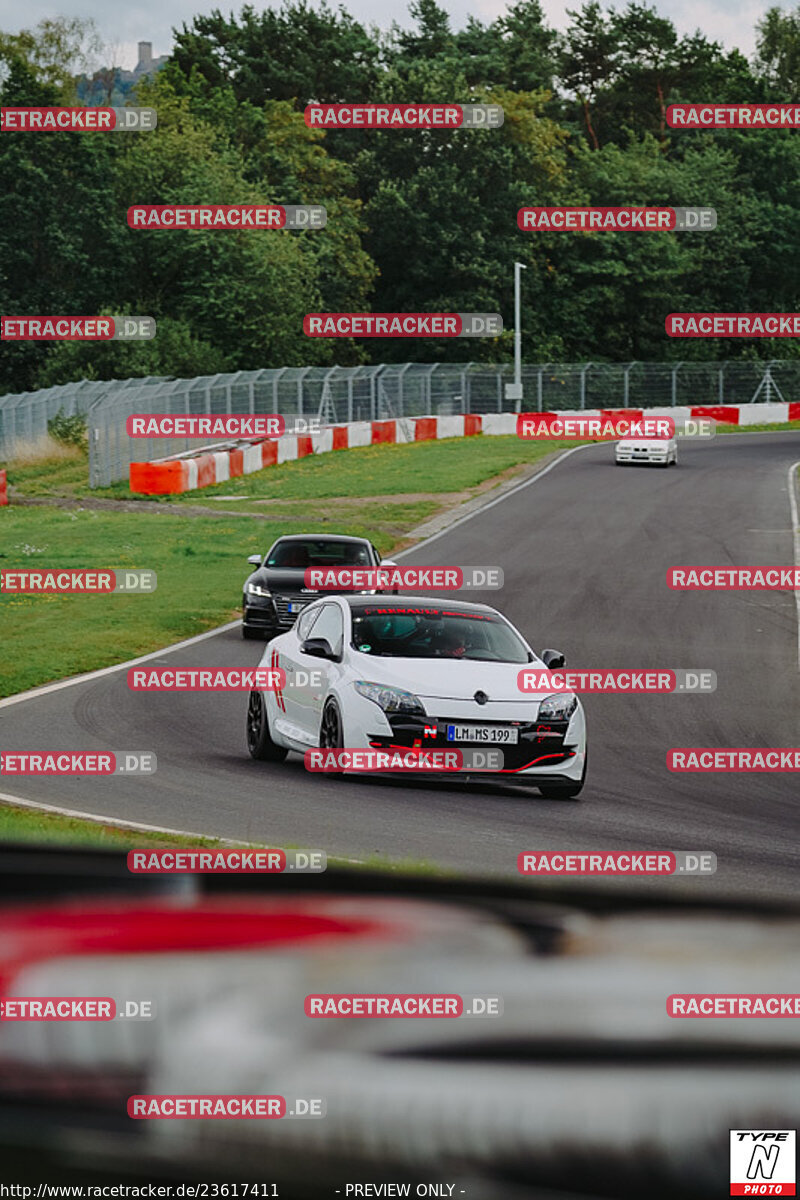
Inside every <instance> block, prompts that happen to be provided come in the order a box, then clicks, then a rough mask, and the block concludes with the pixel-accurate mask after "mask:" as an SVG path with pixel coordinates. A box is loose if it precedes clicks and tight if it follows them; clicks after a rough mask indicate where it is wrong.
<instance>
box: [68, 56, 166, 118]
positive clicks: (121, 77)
mask: <svg viewBox="0 0 800 1200" xmlns="http://www.w3.org/2000/svg"><path fill="white" fill-rule="evenodd" d="M168 59H169V55H168V54H162V55H161V56H160V57H159V58H153V43H152V42H139V61H138V62H137V64H136V66H135V67H134V68H133V70H132V71H123V70H122V68H121V67H101V68H100V69H99V70H98V71H95V73H94V75H93V76H92V78H91V79H89V78H87V76H85V75H83V76H81V78H80V79H79V80H78V99H79V100H81V101H82V102H83V103H84V104H109V105H111V106H112V107H113V106H117V107H121V106H123V105H124V104H125V103H126V101H127V99H128V96H129V94H130V92H131V89H132V88H133V87H134V85H135V84H137V83H138V82H139V80H140V79H144V78H145V76H147V75H155V74H156V72H157V71H160V70H161V68H162V67H163V66H164V64H165V63H166V62H167V60H168Z"/></svg>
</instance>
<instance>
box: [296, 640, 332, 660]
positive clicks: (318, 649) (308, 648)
mask: <svg viewBox="0 0 800 1200" xmlns="http://www.w3.org/2000/svg"><path fill="white" fill-rule="evenodd" d="M300 653H301V654H307V655H308V656H309V658H329V659H330V660H331V661H332V662H336V655H335V654H334V653H333V647H332V646H331V644H330V642H329V641H328V639H327V638H306V640H305V641H304V642H301V643H300Z"/></svg>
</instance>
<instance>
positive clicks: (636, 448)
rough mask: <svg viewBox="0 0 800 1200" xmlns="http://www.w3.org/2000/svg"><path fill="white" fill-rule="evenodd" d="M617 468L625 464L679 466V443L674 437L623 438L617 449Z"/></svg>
mask: <svg viewBox="0 0 800 1200" xmlns="http://www.w3.org/2000/svg"><path fill="white" fill-rule="evenodd" d="M615 458H616V463H617V466H618V467H619V466H622V465H623V464H624V463H658V464H659V465H660V466H662V467H670V466H675V467H677V465H678V443H677V442H676V441H675V438H674V437H670V438H668V437H663V438H621V439H620V441H618V442H617V449H616V455H615Z"/></svg>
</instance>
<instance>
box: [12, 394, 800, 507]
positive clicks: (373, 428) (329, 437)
mask: <svg viewBox="0 0 800 1200" xmlns="http://www.w3.org/2000/svg"><path fill="white" fill-rule="evenodd" d="M645 414H646V415H647V416H649V417H653V416H669V417H674V418H675V419H676V420H678V421H682V420H685V419H686V418H687V417H713V418H714V419H715V420H717V421H723V422H725V423H726V424H729V425H757V424H761V423H763V424H780V423H782V422H784V421H800V404H743V405H727V404H726V405H712V406H699V407H695V408H689V407H675V408H648V409H646V410H643V409H638V408H637V409H633V408H613V409H592V410H588V409H587V410H584V411H579V412H571V413H567V412H560V413H559V414H558V415H559V416H562V417H563V416H583V417H588V416H600V415H605V416H626V417H630V418H632V419H633V420H641V419H642V418H643V417H644V415H645ZM412 427H413V428H412ZM516 429H517V414H516V413H508V412H503V413H483V414H478V413H468V414H466V415H465V416H458V415H456V416H439V417H405V418H403V419H402V420H391V421H354V422H353V424H352V425H334V426H332V427H330V428H326V429H323V430H322V431H321V432H320V433H317V434H312V435H311V436H308V435H303V436H292V435H287V436H285V437H281V438H273V439H270V440H269V441H263V442H235V443H234V442H232V443H230V444H229V445H227V446H226V445H218V446H214V448H213V451H211V450H210V449H209V448H208V447H203V448H201V449H199V450H197V451H196V453H194V454H192V455H188V456H186V455H182V456H181V457H180V458H165V459H160V460H156V461H154V462H145V463H131V466H130V487H131V491H132V492H138V493H141V494H143V495H147V496H167V495H174V494H176V493H179V492H190V491H192V490H193V489H194V488H201V487H208V486H209V484H212V483H224V482H225V481H226V480H228V479H235V478H237V477H238V476H239V475H250V474H252V472H253V471H260V470H262V468H263V467H269V466H273V465H275V464H276V463H284V462H291V461H293V460H294V459H296V458H305V457H306V456H307V455H309V454H325V453H327V452H328V451H332V450H352V449H355V448H357V447H360V446H376V445H384V444H393V443H395V442H405V441H407V440H409V439H410V440H411V441H416V442H424V441H429V440H433V439H436V438H453V437H473V436H475V434H478V433H483V434H484V435H486V436H489V437H491V436H495V437H502V436H508V435H509V434H514V433H516ZM3 478H4V473H3V472H0V504H3V503H8V501H7V500H6V501H4V500H3V499H2V494H3V488H2V480H3Z"/></svg>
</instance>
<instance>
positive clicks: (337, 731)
mask: <svg viewBox="0 0 800 1200" xmlns="http://www.w3.org/2000/svg"><path fill="white" fill-rule="evenodd" d="M343 746H344V729H343V727H342V714H341V713H340V712H339V705H338V704H337V703H336V701H335V700H328V701H326V703H325V707H324V708H323V710H322V720H321V721H320V725H319V748H320V750H341V749H342V747H343ZM326 774H327V775H337V776H338V775H341V774H342V772H341V771H326Z"/></svg>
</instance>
